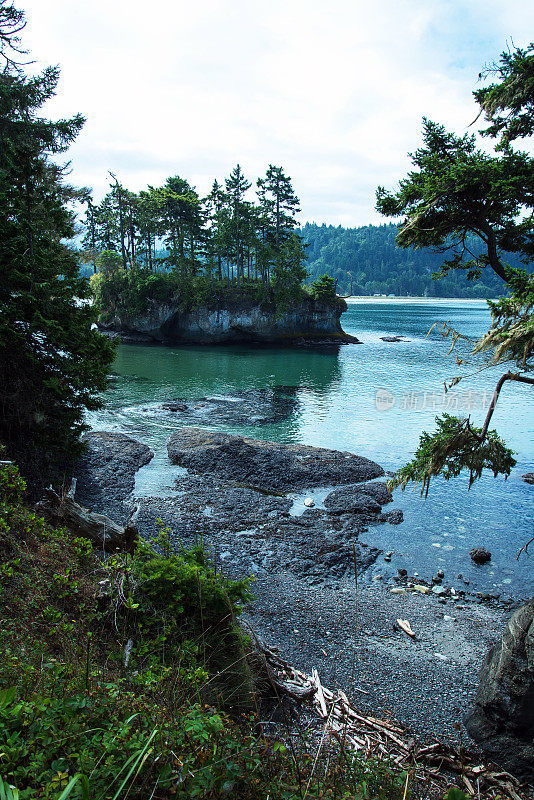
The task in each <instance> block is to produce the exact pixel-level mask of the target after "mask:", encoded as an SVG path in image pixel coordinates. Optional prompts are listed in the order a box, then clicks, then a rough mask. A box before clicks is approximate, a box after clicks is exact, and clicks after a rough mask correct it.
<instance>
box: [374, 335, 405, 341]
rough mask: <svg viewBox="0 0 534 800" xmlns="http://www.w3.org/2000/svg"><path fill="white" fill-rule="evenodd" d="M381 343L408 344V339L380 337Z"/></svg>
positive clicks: (402, 337)
mask: <svg viewBox="0 0 534 800" xmlns="http://www.w3.org/2000/svg"><path fill="white" fill-rule="evenodd" d="M380 338H381V339H382V341H383V342H409V341H410V340H409V339H405V338H404V336H381V337H380Z"/></svg>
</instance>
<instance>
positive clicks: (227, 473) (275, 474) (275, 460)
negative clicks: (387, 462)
mask: <svg viewBox="0 0 534 800" xmlns="http://www.w3.org/2000/svg"><path fill="white" fill-rule="evenodd" d="M167 452H168V454H169V458H170V460H171V462H172V463H173V464H179V465H180V466H182V467H186V468H187V469H189V470H191V471H192V472H196V473H200V474H206V473H209V474H213V475H217V476H219V477H221V478H226V479H230V480H234V481H241V482H242V483H248V484H252V485H254V486H259V487H262V488H264V489H266V490H275V491H286V492H287V491H290V490H291V489H298V488H309V487H311V486H329V485H334V486H335V485H336V484H345V483H356V482H357V481H365V480H372V479H373V478H378V477H380V476H381V475H383V474H384V470H383V469H382V467H381V466H380V465H379V464H376V463H375V462H374V461H370V460H369V459H367V458H363V456H357V455H354V454H353V453H347V452H340V451H338V450H327V449H325V448H323V447H309V446H307V445H302V444H280V443H279V442H265V441H260V440H259V439H250V438H246V437H243V436H233V435H231V434H229V433H219V432H212V431H205V430H201V429H200V428H182V429H181V430H179V431H177V432H176V433H174V434H173V435H172V436H171V438H170V440H169V442H168V444H167ZM369 499H370V500H372V498H369Z"/></svg>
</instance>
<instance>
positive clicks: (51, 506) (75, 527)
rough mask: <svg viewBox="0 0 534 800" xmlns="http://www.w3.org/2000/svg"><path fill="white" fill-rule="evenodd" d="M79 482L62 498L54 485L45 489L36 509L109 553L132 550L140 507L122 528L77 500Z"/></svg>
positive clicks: (135, 539)
mask: <svg viewBox="0 0 534 800" xmlns="http://www.w3.org/2000/svg"><path fill="white" fill-rule="evenodd" d="M75 488H76V482H75V481H73V485H72V486H71V488H70V489H69V491H68V492H67V493H66V494H64V495H63V496H62V497H60V496H59V495H58V494H56V492H54V490H53V489H52V488H50V489H45V499H44V500H41V501H40V502H39V503H37V504H36V506H35V510H36V512H37V513H38V514H42V515H43V516H44V517H45V519H46V520H47V521H48V522H50V523H51V524H52V525H62V526H65V527H66V528H68V529H69V531H71V532H72V533H73V534H74V535H75V536H82V537H83V538H84V539H89V541H90V542H92V544H93V546H94V547H96V548H98V549H99V550H103V551H104V552H106V553H116V552H117V551H118V550H122V551H125V552H128V553H130V552H132V550H133V549H134V548H135V544H136V541H137V537H138V531H137V527H136V526H135V524H134V522H135V519H136V518H137V514H138V513H139V507H137V509H136V511H135V512H134V513H133V514H132V515H131V516H130V519H129V520H128V522H127V523H126V526H125V527H124V528H122V527H121V526H120V525H117V524H116V523H115V522H113V520H111V519H110V518H109V517H106V516H104V515H103V514H93V512H92V511H88V509H87V508H84V507H83V506H81V505H79V504H78V503H76V502H75V500H74V497H73V495H74V489H75Z"/></svg>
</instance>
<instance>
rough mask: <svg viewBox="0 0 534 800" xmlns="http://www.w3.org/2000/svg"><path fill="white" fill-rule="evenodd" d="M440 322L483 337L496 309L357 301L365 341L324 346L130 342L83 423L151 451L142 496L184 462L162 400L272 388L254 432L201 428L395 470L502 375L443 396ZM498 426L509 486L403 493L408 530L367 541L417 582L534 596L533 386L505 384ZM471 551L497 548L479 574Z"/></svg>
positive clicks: (248, 427)
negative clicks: (169, 445) (343, 453)
mask: <svg viewBox="0 0 534 800" xmlns="http://www.w3.org/2000/svg"><path fill="white" fill-rule="evenodd" d="M436 321H450V322H451V323H452V324H453V325H454V326H455V327H456V328H457V329H459V330H461V331H462V332H464V333H465V334H466V335H469V336H472V337H473V338H476V337H477V336H479V335H480V334H481V333H482V332H483V331H484V330H485V329H486V328H487V326H488V322H489V314H488V311H487V308H486V306H485V304H484V303H481V302H477V301H472V302H467V303H466V302H464V303H458V302H455V301H450V302H440V303H436V302H435V301H432V300H429V301H428V302H418V303H410V302H391V303H390V302H381V303H371V302H368V303H365V302H364V303H351V304H350V306H349V310H348V311H347V312H346V313H345V314H344V315H343V317H342V323H343V327H344V329H345V330H346V331H347V332H348V333H351V334H353V335H355V336H357V337H358V338H359V339H360V340H361V342H362V344H360V345H345V346H341V347H335V348H331V347H329V348H317V349H307V348H287V349H274V348H260V349H256V348H252V347H243V346H233V347H230V346H225V347H192V346H184V347H161V346H142V345H122V346H121V347H120V348H119V352H118V355H117V360H116V362H115V364H114V372H115V373H116V379H115V380H114V381H113V382H112V385H111V387H110V389H109V390H108V392H107V393H106V397H105V401H106V407H105V408H104V409H103V410H102V411H100V412H97V413H95V414H91V415H89V421H90V423H91V424H92V425H94V426H95V427H98V428H100V429H108V430H111V429H115V430H123V431H125V432H126V433H129V434H130V435H132V436H135V437H136V438H139V439H141V440H142V441H144V442H146V443H147V444H149V445H150V446H151V447H152V448H153V449H154V450H155V451H156V458H155V459H154V461H153V462H152V463H151V464H150V465H148V466H147V467H145V468H144V469H143V470H141V471H140V473H139V479H138V486H139V488H140V489H141V488H142V493H143V494H148V493H157V492H161V493H169V492H172V474H173V470H175V469H176V468H174V467H171V466H170V465H169V463H168V461H167V457H166V450H165V444H166V442H167V440H168V438H169V436H170V434H171V433H172V431H173V430H175V429H176V428H177V427H180V426H181V425H184V424H191V423H188V422H187V420H186V419H185V418H179V415H174V416H173V415H172V414H169V413H167V414H162V413H159V411H158V408H159V406H160V405H161V403H163V402H164V401H168V400H169V399H171V398H184V399H185V400H186V401H187V402H193V401H197V400H199V399H200V398H202V397H210V396H214V395H215V396H219V397H225V398H227V399H230V400H231V399H232V398H235V399H237V398H238V397H241V398H242V397H243V394H244V393H245V394H247V393H248V395H249V396H250V395H251V393H252V394H253V393H254V392H257V393H258V397H259V396H260V394H261V393H262V392H263V395H264V396H265V390H269V392H270V393H271V397H272V403H273V406H276V402H277V398H278V399H279V401H280V403H285V404H286V405H285V406H284V413H278V414H273V421H271V422H265V423H264V424H263V423H262V424H258V423H254V422H252V421H251V418H249V419H248V420H247V419H242V420H241V421H240V422H239V423H238V424H231V423H229V422H228V421H227V422H224V421H222V422H221V421H219V422H218V421H217V420H216V419H215V418H214V419H213V420H210V421H208V422H207V424H205V425H202V427H210V428H218V429H222V430H229V431H235V432H236V433H242V434H245V435H249V436H255V437H259V438H265V439H273V440H277V441H284V442H290V441H299V442H303V443H306V444H313V445H318V446H323V447H331V448H335V449H341V450H350V451H353V452H358V453H360V454H361V455H364V456H367V457H368V458H372V459H374V460H376V461H378V462H379V463H380V464H382V466H383V467H384V468H385V469H386V470H395V469H397V468H398V467H399V466H400V465H402V464H403V463H404V462H405V461H406V460H407V459H409V457H410V455H411V453H412V452H413V450H414V447H415V446H416V445H417V441H418V439H419V436H420V434H421V431H422V430H425V429H426V430H431V429H432V428H433V424H434V417H435V416H436V414H441V413H442V412H443V411H444V410H448V411H449V412H450V413H454V414H467V413H470V414H471V416H472V419H473V421H474V423H475V424H480V423H481V421H482V419H483V417H484V415H485V408H484V407H483V406H484V402H487V401H485V399H484V398H489V396H491V392H492V391H493V388H494V386H495V383H496V380H497V378H498V377H499V375H500V371H499V370H498V369H495V368H492V369H490V370H485V371H484V372H481V373H478V374H475V375H473V376H472V377H471V378H469V379H467V380H465V381H463V382H462V383H461V384H460V385H459V386H458V387H457V396H456V407H455V405H454V397H452V401H451V395H448V396H444V395H443V393H442V388H443V382H444V381H445V380H446V379H448V378H450V377H452V376H453V375H455V374H456V373H457V371H458V367H456V366H455V360H454V356H447V351H448V349H449V347H450V344H449V342H444V341H442V340H441V339H440V337H439V336H438V335H437V334H436V333H435V332H434V333H432V334H431V335H430V336H429V337H427V334H428V331H429V328H430V327H431V326H432V325H433V323H434V322H436ZM392 334H398V335H403V336H404V337H406V340H405V341H402V342H395V343H393V342H391V343H388V342H384V341H382V340H381V338H380V337H381V336H387V335H392ZM467 349H468V345H467V343H460V349H459V350H458V353H459V354H462V353H463V352H464V351H467ZM467 371H469V370H467ZM288 387H289V388H288ZM378 390H382V391H385V392H387V393H388V396H393V398H394V403H393V405H392V406H391V404H389V405H388V404H386V405H385V406H384V404H380V403H379V404H378V405H379V407H377V403H376V394H377V391H378ZM423 398H426V399H425V401H423ZM451 402H452V407H447V405H446V404H450V403H451ZM287 403H290V407H288V406H287ZM279 411H280V409H279ZM286 412H287V413H286ZM228 419H229V418H227V420H228ZM494 423H495V427H496V428H497V429H498V430H499V432H500V433H501V434H502V435H503V436H504V438H505V439H506V440H507V443H508V444H509V445H510V446H511V447H513V449H514V450H515V451H516V454H517V455H516V458H517V460H518V466H517V467H516V468H515V470H514V472H513V473H512V476H511V478H510V479H509V480H508V481H504V480H502V479H497V480H494V479H493V478H492V477H491V476H485V477H484V478H483V479H482V481H480V483H479V484H477V485H475V486H474V487H473V488H472V489H471V491H470V492H467V490H466V487H467V480H466V479H464V478H460V479H457V480H455V481H451V482H449V483H446V482H444V481H435V483H434V486H433V487H432V488H431V492H430V496H429V499H428V500H427V501H424V500H422V499H421V498H420V497H419V494H418V493H417V492H414V493H406V494H404V495H400V496H398V497H396V502H395V505H396V506H397V507H401V508H402V509H403V510H404V516H405V522H404V523H403V524H402V525H400V526H398V527H393V526H389V525H386V526H381V527H380V528H376V529H373V530H372V531H371V532H370V533H369V535H368V540H369V542H370V543H371V544H376V545H377V546H383V547H384V548H385V549H388V550H395V553H396V556H395V557H394V560H393V562H392V565H394V566H406V567H407V568H408V569H412V570H413V569H415V570H417V571H418V572H419V573H420V575H421V576H424V575H427V574H431V573H432V572H434V574H435V571H436V570H437V569H440V568H441V569H443V570H444V571H445V572H446V573H447V574H448V575H450V576H451V577H456V575H457V574H458V573H462V574H463V575H464V577H466V578H467V579H469V580H471V582H472V584H474V585H476V586H480V587H481V588H482V589H484V590H486V589H491V588H493V587H494V585H495V586H498V587H499V590H502V591H503V593H510V592H513V593H515V594H517V593H521V594H526V593H529V592H530V593H532V591H533V589H534V580H533V573H534V570H533V569H532V564H534V558H531V559H530V562H529V561H528V559H525V558H522V559H521V560H520V561H519V562H518V561H517V560H516V554H517V552H518V550H519V549H520V547H521V545H522V544H523V543H524V542H525V541H526V540H527V539H528V538H530V536H531V535H532V530H533V529H534V501H533V498H534V489H533V487H531V486H528V485H527V484H525V483H524V482H523V481H522V480H521V475H522V474H524V473H525V472H529V471H533V469H534V466H533V450H534V448H533V443H534V414H533V412H532V403H531V400H530V396H529V387H527V386H518V387H516V386H514V387H513V388H510V387H507V388H506V390H505V391H504V392H503V393H502V395H501V398H500V400H499V404H498V407H497V411H496V413H495V416H494ZM193 424H197V423H193ZM476 545H483V546H485V547H487V548H488V549H489V550H491V552H492V553H493V559H492V561H491V562H490V563H489V564H488V565H486V566H484V567H475V566H474V565H473V564H472V563H471V561H470V559H469V557H468V555H467V554H468V552H469V550H470V549H471V548H472V547H474V546H476ZM508 582H510V583H508Z"/></svg>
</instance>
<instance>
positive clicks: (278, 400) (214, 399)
mask: <svg viewBox="0 0 534 800" xmlns="http://www.w3.org/2000/svg"><path fill="white" fill-rule="evenodd" d="M298 389H299V387H298V386H274V387H272V388H263V389H250V390H247V391H236V392H232V394H231V395H212V396H210V397H200V398H199V399H198V400H194V401H189V402H188V401H187V400H184V399H183V398H176V399H174V400H169V401H167V402H165V403H163V404H162V405H161V409H162V410H163V411H169V412H171V413H172V414H173V416H176V417H177V418H178V419H179V420H180V421H181V422H182V421H183V422H184V423H186V424H188V425H217V424H221V423H222V424H225V425H266V424H271V423H273V422H281V421H283V420H286V419H289V417H290V416H291V415H292V414H294V413H295V412H296V411H297V409H298V398H297V393H298Z"/></svg>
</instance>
